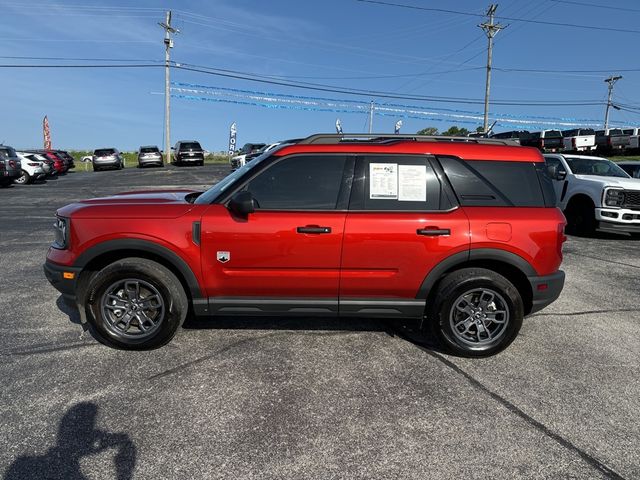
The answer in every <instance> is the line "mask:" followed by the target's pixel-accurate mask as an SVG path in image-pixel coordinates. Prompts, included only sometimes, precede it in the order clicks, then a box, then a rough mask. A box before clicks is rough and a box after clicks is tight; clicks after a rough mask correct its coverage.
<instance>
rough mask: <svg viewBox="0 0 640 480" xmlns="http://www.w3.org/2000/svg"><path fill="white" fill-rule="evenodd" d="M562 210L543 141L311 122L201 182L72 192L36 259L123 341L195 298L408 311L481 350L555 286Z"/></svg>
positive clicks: (157, 339) (237, 306)
mask: <svg viewBox="0 0 640 480" xmlns="http://www.w3.org/2000/svg"><path fill="white" fill-rule="evenodd" d="M564 226H565V219H564V217H563V215H562V213H561V212H560V211H559V210H558V209H557V208H556V207H555V196H554V190H553V186H552V184H551V181H550V179H549V178H548V176H547V173H546V169H545V163H544V159H543V158H542V156H541V155H540V153H539V152H538V151H537V150H536V149H534V148H527V147H520V146H516V145H515V144H512V143H510V142H508V141H504V140H492V139H481V138H465V139H463V138H447V137H419V136H416V137H406V136H381V137H371V136H360V135H350V136H346V135H314V136H311V137H309V138H306V139H304V140H301V141H299V142H297V143H289V144H284V145H281V146H279V147H277V148H275V149H273V150H271V151H269V152H267V153H265V154H263V155H262V156H260V157H258V158H257V159H255V160H254V161H252V162H249V163H247V164H246V165H245V166H243V167H242V168H240V169H239V170H237V171H235V172H234V173H232V174H231V175H229V176H228V177H226V178H225V179H223V180H222V181H220V182H219V183H218V184H216V185H214V186H213V187H212V188H210V189H209V190H207V191H205V192H196V191H190V190H173V191H146V192H132V193H125V194H118V195H114V196H111V197H106V198H96V199H91V200H85V201H81V202H78V203H74V204H71V205H68V206H66V207H63V208H61V209H60V210H58V212H57V214H56V223H55V233H56V238H55V242H54V243H53V245H52V246H51V248H50V249H49V252H48V254H47V262H46V264H45V266H44V269H45V273H46V275H47V278H48V279H49V281H50V282H51V283H52V284H53V285H54V286H55V287H56V288H57V289H58V290H59V291H60V292H62V294H63V295H64V297H66V298H67V299H69V300H72V301H73V302H75V304H77V306H78V308H79V310H80V314H81V317H82V319H83V321H84V322H88V323H89V325H90V327H91V328H92V330H93V332H94V334H95V336H96V337H97V338H98V339H100V340H101V341H103V342H104V343H106V344H108V345H111V346H115V347H120V348H126V349H143V348H153V347H158V346H160V345H163V344H165V343H167V342H168V341H169V340H170V339H171V338H172V337H173V335H174V334H175V332H176V330H177V329H178V327H179V326H180V325H181V324H182V322H183V321H184V319H185V317H186V315H187V312H188V311H189V310H191V311H192V312H193V313H194V314H195V315H198V316H218V315H225V316H228V315H297V316H310V315H330V316H338V315H339V316H343V317H350V316H358V317H385V318H390V317H397V318H410V319H416V320H418V321H420V324H421V325H422V328H423V329H425V330H426V331H427V332H432V333H434V334H435V335H437V336H438V337H439V338H440V340H441V341H442V342H443V343H444V345H445V346H446V347H448V348H449V349H450V350H451V351H453V352H454V353H457V354H459V355H467V356H485V355H490V354H493V353H495V352H497V351H500V350H501V349H503V348H505V347H506V346H507V345H509V344H510V343H511V341H512V340H513V339H514V338H515V336H516V335H517V333H518V331H519V329H520V327H521V325H522V319H523V317H524V316H525V315H527V314H530V313H532V312H535V311H538V310H540V309H541V308H544V307H545V306H547V305H549V304H550V303H551V302H553V301H554V300H555V299H556V298H557V297H558V296H559V295H560V291H561V290H562V286H563V284H564V273H563V272H562V271H560V270H559V269H558V268H559V266H560V263H561V261H562V244H563V242H564V241H565V236H564V233H563V232H564Z"/></svg>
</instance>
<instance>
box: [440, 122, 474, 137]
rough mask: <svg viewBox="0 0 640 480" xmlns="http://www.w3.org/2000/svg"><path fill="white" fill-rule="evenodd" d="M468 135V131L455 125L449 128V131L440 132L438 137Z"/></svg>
mask: <svg viewBox="0 0 640 480" xmlns="http://www.w3.org/2000/svg"><path fill="white" fill-rule="evenodd" d="M468 134H469V130H467V129H466V128H459V127H457V126H455V125H453V126H451V127H449V130H447V131H444V132H442V133H441V134H440V135H446V136H450V137H464V136H466V135H468Z"/></svg>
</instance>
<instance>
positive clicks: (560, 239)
mask: <svg viewBox="0 0 640 480" xmlns="http://www.w3.org/2000/svg"><path fill="white" fill-rule="evenodd" d="M566 226H567V222H562V223H559V224H558V239H557V242H558V255H559V256H560V260H562V247H563V246H564V242H566V241H567V236H566V235H565V234H564V227H566Z"/></svg>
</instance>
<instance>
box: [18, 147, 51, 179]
mask: <svg viewBox="0 0 640 480" xmlns="http://www.w3.org/2000/svg"><path fill="white" fill-rule="evenodd" d="M19 153H20V152H18V154H19ZM22 153H25V154H28V155H31V158H32V159H33V160H35V161H36V162H40V164H41V165H42V170H43V171H44V173H45V175H46V176H47V177H55V176H56V175H58V171H57V170H56V168H55V162H54V161H53V160H51V159H50V158H47V156H46V155H43V154H41V153H33V152H28V151H23V152H22Z"/></svg>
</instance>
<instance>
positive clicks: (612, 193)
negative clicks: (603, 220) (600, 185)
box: [604, 188, 624, 207]
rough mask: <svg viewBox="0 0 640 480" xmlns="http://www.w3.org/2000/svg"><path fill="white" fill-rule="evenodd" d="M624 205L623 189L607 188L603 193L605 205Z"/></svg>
mask: <svg viewBox="0 0 640 480" xmlns="http://www.w3.org/2000/svg"><path fill="white" fill-rule="evenodd" d="M622 205H624V190H621V189H617V188H609V189H608V190H607V191H606V192H605V194H604V206H605V207H621V206H622Z"/></svg>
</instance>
